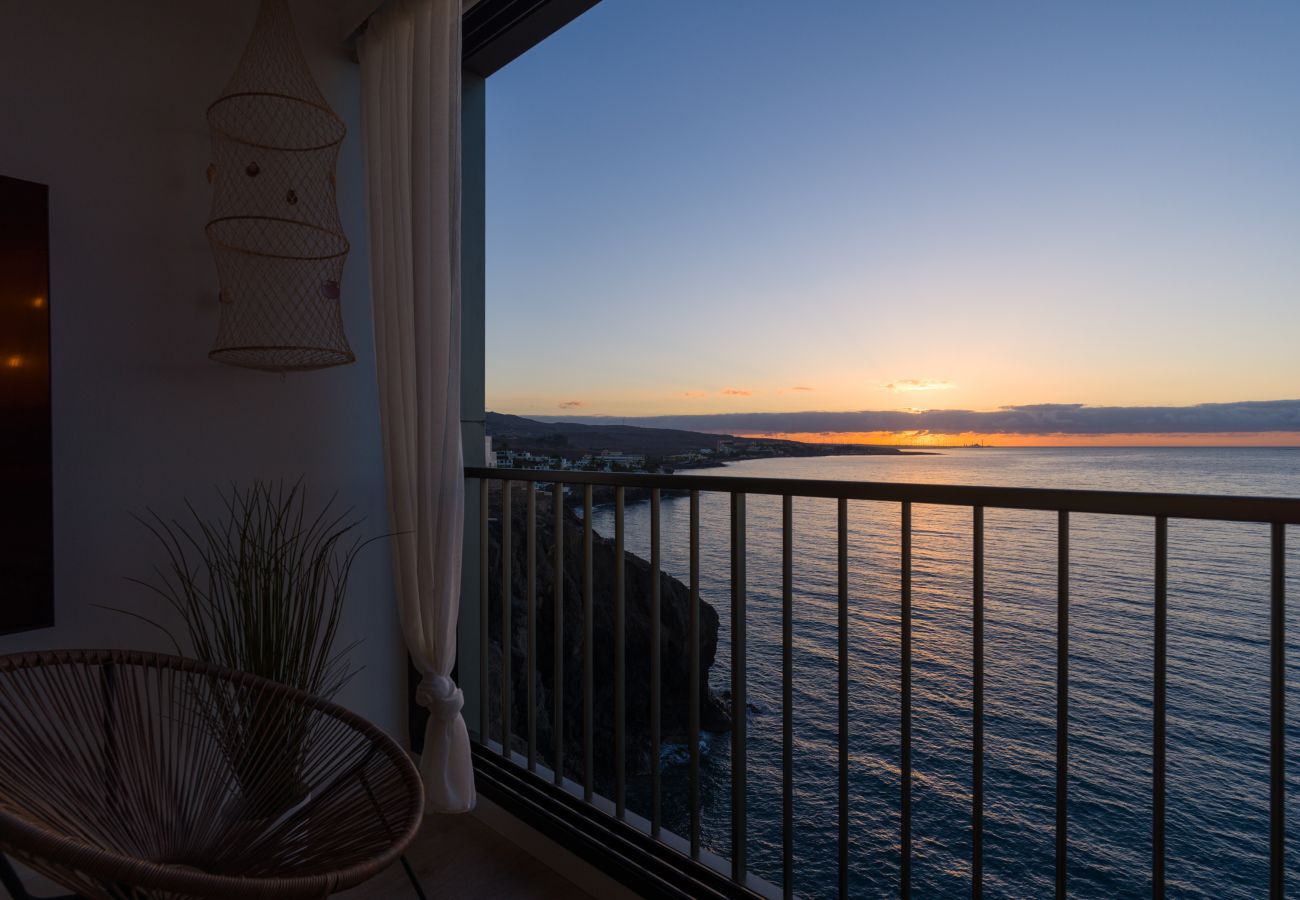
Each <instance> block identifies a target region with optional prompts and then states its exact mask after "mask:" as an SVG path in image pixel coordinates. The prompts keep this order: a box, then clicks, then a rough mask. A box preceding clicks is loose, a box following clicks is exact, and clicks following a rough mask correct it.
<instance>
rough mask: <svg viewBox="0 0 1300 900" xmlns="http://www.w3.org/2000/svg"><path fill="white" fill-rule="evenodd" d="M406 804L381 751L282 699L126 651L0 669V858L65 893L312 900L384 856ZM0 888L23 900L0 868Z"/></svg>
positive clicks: (222, 676) (343, 722) (413, 813)
mask: <svg viewBox="0 0 1300 900" xmlns="http://www.w3.org/2000/svg"><path fill="white" fill-rule="evenodd" d="M423 807H424V792H423V789H422V787H421V784H420V777H419V775H418V774H417V773H416V770H415V767H414V766H413V765H412V764H411V761H410V760H409V759H408V758H407V756H406V754H405V753H404V752H403V751H402V749H401V747H399V746H398V745H397V743H396V742H394V741H393V740H392V739H391V738H390V737H388V735H386V734H384V733H383V732H382V731H380V730H379V729H378V728H376V727H375V726H374V725H371V724H370V723H369V722H367V721H365V720H364V719H362V718H360V717H359V716H357V715H354V714H353V713H351V712H348V711H347V710H345V709H343V708H342V707H340V706H337V705H335V704H333V703H329V702H327V701H325V700H321V699H320V698H317V697H313V696H311V695H310V694H307V693H305V692H303V691H300V690H297V689H295V688H291V687H286V686H285V685H281V684H276V683H275V682H272V681H268V680H266V679H264V678H258V677H256V676H253V675H248V674H244V673H240V672H235V671H232V670H230V669H225V668H222V667H219V666H213V665H209V664H207V663H203V662H199V661H197V660H193V659H184V658H181V657H177V656H167V655H162V654H156V653H146V652H140V651H122V650H67V651H53V652H44V653H19V654H13V655H10V656H0V851H2V852H3V853H6V854H9V855H10V856H12V857H14V858H15V859H17V860H20V861H21V862H22V863H23V864H25V865H27V866H29V867H31V868H32V869H34V870H36V871H38V872H40V873H41V874H43V875H45V876H47V877H49V878H51V879H53V880H54V881H56V882H58V883H59V884H61V885H63V886H64V887H65V888H68V889H69V890H72V891H75V892H76V893H77V895H79V896H81V897H86V898H97V900H98V898H102V900H124V898H129V900H198V898H232V900H233V898H241V900H273V898H274V900H294V898H319V897H325V896H328V895H329V894H332V893H334V892H336V891H341V890H344V889H346V888H349V887H352V886H354V885H357V884H360V883H361V882H363V881H365V880H366V879H368V878H370V877H371V876H372V875H375V874H376V873H378V872H379V871H380V870H382V869H384V868H386V867H387V866H389V865H390V864H391V863H392V862H394V861H395V860H396V859H397V858H398V857H399V856H401V854H402V852H403V850H404V849H405V848H406V846H407V844H409V843H410V841H411V839H412V837H414V835H415V833H416V831H417V829H418V828H419V826H420V822H421V817H422V814H423ZM402 862H403V863H404V864H405V863H406V860H405V858H403V859H402ZM406 868H407V874H408V875H409V876H410V877H411V879H412V883H413V884H414V885H415V887H416V890H417V891H419V884H418V882H416V881H415V878H414V874H413V873H412V872H411V869H410V867H409V865H408V866H407V867H406ZM0 883H3V884H4V885H5V887H6V888H8V889H9V892H10V893H11V894H13V895H14V896H15V897H18V898H22V897H26V896H28V895H27V894H26V892H25V890H24V888H23V885H22V884H21V882H20V881H19V879H18V877H17V875H16V874H15V873H14V870H13V868H12V867H11V866H9V864H8V862H7V861H6V860H4V858H3V857H0ZM421 896H423V895H421Z"/></svg>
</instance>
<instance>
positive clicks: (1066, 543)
mask: <svg viewBox="0 0 1300 900" xmlns="http://www.w3.org/2000/svg"><path fill="white" fill-rule="evenodd" d="M465 476H466V478H467V480H468V481H469V482H470V483H471V484H476V485H477V489H478V497H479V535H480V569H479V583H480V592H481V593H480V598H479V601H480V602H479V615H480V617H481V618H480V623H479V634H480V642H481V646H480V648H479V649H480V654H479V660H480V672H479V684H480V687H481V690H480V691H479V696H478V698H477V700H478V705H479V721H480V722H481V723H485V724H484V727H483V728H482V729H481V731H482V733H481V734H480V735H479V737H478V741H479V744H480V754H481V753H483V752H484V749H485V748H486V750H487V751H490V752H492V753H497V754H500V755H501V758H502V760H503V761H504V762H505V763H506V764H507V765H508V766H514V767H518V768H521V769H526V770H527V771H528V772H530V773H536V772H537V771H538V765H537V753H538V747H537V737H536V710H535V709H534V706H535V704H534V703H532V702H531V698H532V697H533V696H535V694H534V687H535V684H534V678H535V677H536V674H537V673H536V667H535V665H534V658H535V655H536V647H537V639H538V635H537V633H536V632H537V629H536V622H535V615H536V609H537V603H536V595H537V584H536V577H535V571H536V570H535V561H536V550H537V547H536V545H537V541H536V539H535V534H534V527H535V523H536V520H537V514H538V511H537V508H536V507H537V490H536V487H537V485H538V484H550V485H563V486H573V487H575V488H580V489H581V495H582V501H581V502H582V508H583V517H582V529H583V550H584V556H583V571H582V585H583V597H582V609H583V616H584V621H583V627H582V641H583V649H582V659H583V661H584V671H583V682H582V683H583V698H584V702H583V724H584V729H585V734H584V740H583V762H582V766H581V770H582V772H583V773H584V774H583V779H582V782H581V784H580V785H572V784H570V785H568V786H567V791H568V793H569V794H570V795H572V799H573V800H575V801H576V800H577V799H578V798H579V797H580V798H581V801H582V803H584V804H586V808H587V812H589V813H590V815H591V816H592V818H593V820H601V819H603V818H604V817H606V816H612V817H614V819H615V820H619V821H623V820H625V819H626V818H627V817H628V816H629V812H628V810H627V805H626V790H627V774H626V771H625V765H624V763H625V758H626V744H625V717H626V714H627V710H626V700H625V698H626V684H625V674H626V673H625V609H624V605H625V584H624V571H623V569H624V566H622V565H619V566H616V572H615V577H614V589H613V595H612V596H611V597H609V598H608V602H610V603H611V604H612V605H613V617H614V642H615V643H614V647H613V654H614V713H613V715H614V725H613V727H614V735H615V746H614V758H615V772H614V779H613V797H612V798H609V801H612V802H609V803H606V802H605V801H604V800H603V799H602V798H601V797H600V796H599V795H598V794H597V793H596V792H595V785H594V778H593V771H594V764H593V739H592V735H593V701H592V697H593V678H594V673H593V666H592V659H593V646H592V643H593V628H592V622H593V605H594V604H595V603H596V602H597V598H595V597H593V590H592V588H593V578H592V490H593V487H597V486H603V487H606V488H613V491H614V541H615V553H616V558H617V559H619V560H623V559H624V556H623V550H624V498H625V491H626V490H627V489H629V488H637V489H644V490H646V491H648V492H649V499H650V566H651V572H652V573H653V576H654V577H652V578H651V585H652V587H651V590H652V594H651V613H650V619H651V623H652V626H651V628H652V631H651V650H650V660H651V666H652V668H651V673H650V678H651V695H650V698H651V711H650V717H651V726H650V728H651V741H652V748H651V753H650V766H651V772H650V784H651V787H650V790H651V804H650V816H649V820H648V822H647V823H645V830H646V832H647V833H648V836H649V838H650V839H651V840H652V841H653V842H654V843H655V845H656V846H657V847H659V846H661V847H667V848H669V849H670V850H674V852H677V853H679V857H677V858H678V859H679V860H680V862H681V864H682V865H683V866H689V865H692V864H699V863H700V861H701V859H702V858H705V857H708V856H709V854H707V853H706V852H703V851H702V848H701V839H700V752H699V746H700V691H699V679H700V677H701V672H700V659H699V644H700V641H699V634H700V632H699V629H700V495H701V494H702V493H705V494H708V493H719V494H725V495H727V496H729V498H730V526H731V527H730V535H729V541H730V564H731V569H730V586H731V596H730V603H731V606H730V612H731V615H730V642H731V673H730V690H731V707H732V709H733V710H737V709H738V710H744V709H745V708H746V706H745V700H746V670H747V664H746V643H747V634H746V576H745V567H746V547H745V542H746V497H747V496H748V495H751V494H752V495H770V496H775V497H779V498H781V502H782V517H781V522H782V585H781V597H782V610H781V621H782V634H781V676H782V686H781V697H782V709H781V742H782V753H781V769H782V797H781V811H782V825H783V829H784V834H783V839H782V859H783V884H782V885H781V886H779V887H776V888H773V887H772V886H771V885H769V884H767V883H766V882H761V880H759V879H755V878H754V877H752V876H751V873H750V872H749V868H748V863H747V858H746V849H747V845H748V838H749V835H748V831H747V817H746V775H747V772H746V740H747V726H746V721H745V716H744V715H743V714H742V715H735V716H733V722H732V730H731V735H730V740H731V767H730V773H731V776H730V777H731V805H730V815H731V848H732V850H731V858H730V861H729V867H728V868H729V871H726V872H724V873H723V875H724V877H727V878H728V879H729V881H728V883H727V884H725V885H723V886H722V887H721V888H719V887H718V886H717V883H714V885H713V886H712V888H710V890H712V892H713V893H712V894H710V895H725V894H727V893H745V892H756V893H769V892H776V893H782V894H784V896H787V897H789V896H791V895H792V893H793V885H794V882H795V879H794V872H793V859H794V854H793V846H792V831H793V829H792V825H793V800H792V798H793V789H794V775H793V772H794V762H793V757H794V743H795V742H794V733H793V724H792V692H791V673H792V650H791V647H792V620H793V614H792V595H793V585H792V557H793V552H792V532H793V522H792V501H793V498H803V497H812V498H827V499H832V500H835V501H836V502H837V512H838V520H837V531H838V548H837V549H838V561H837V568H838V620H837V637H838V642H837V651H836V652H837V674H838V688H837V698H838V735H837V741H838V748H837V749H838V760H837V763H838V803H837V806H838V876H839V893H840V896H847V892H848V883H849V881H848V866H849V845H850V825H849V821H850V820H849V728H850V720H849V666H850V658H849V639H848V635H849V615H848V613H849V594H850V592H849V561H848V533H849V529H848V510H849V504H850V503H851V502H856V501H870V502H874V503H889V504H897V507H898V510H899V518H898V527H899V532H900V542H899V543H900V546H901V559H900V560H899V568H900V573H899V574H900V585H901V597H900V598H899V602H900V628H901V660H900V673H901V682H902V683H901V703H900V707H899V711H898V714H899V729H900V741H901V751H900V756H901V759H900V763H901V773H900V774H901V795H900V797H899V808H900V815H899V820H898V828H899V841H900V844H901V856H900V869H899V885H898V887H899V891H900V893H901V895H902V896H904V897H907V896H909V895H910V891H911V887H912V868H913V852H912V837H913V836H912V775H913V773H912V713H913V709H912V707H913V699H912V649H913V622H912V508H913V505H915V504H927V505H928V504H936V505H942V506H956V507H967V508H969V509H970V510H971V515H972V535H973V542H972V546H971V548H970V552H971V566H972V570H971V588H970V590H971V608H970V609H971V611H970V616H971V619H970V622H971V640H972V645H973V646H972V647H971V653H972V657H971V658H972V671H971V673H970V677H971V680H972V687H973V690H972V707H971V711H970V712H971V717H972V741H971V743H972V746H971V747H970V777H971V785H972V792H971V809H970V834H971V858H970V867H971V879H972V894H973V896H975V897H979V896H981V893H982V888H983V880H984V878H983V872H984V870H983V863H984V859H983V857H984V840H983V838H984V817H985V816H984V780H985V778H984V763H985V748H984V714H985V713H984V701H985V690H984V687H985V686H984V674H985V673H984V665H985V661H984V649H985V648H984V642H985V629H984V625H985V622H984V611H985V609H984V587H985V585H984V563H985V552H984V537H985V532H984V513H985V510H986V509H994V508H996V509H1013V510H1039V511H1050V512H1055V513H1056V514H1057V525H1056V527H1057V541H1056V545H1057V546H1056V559H1055V568H1056V576H1057V577H1056V627H1055V638H1056V658H1055V669H1056V672H1055V676H1056V677H1055V726H1056V727H1055V836H1054V837H1055V849H1054V853H1055V892H1056V896H1057V897H1064V896H1065V892H1066V875H1067V865H1066V861H1067V853H1068V852H1069V847H1070V843H1069V818H1068V815H1067V812H1068V807H1069V804H1068V802H1067V801H1068V764H1069V753H1070V733H1069V703H1070V696H1069V691H1070V669H1069V659H1070V658H1069V647H1070V539H1069V538H1070V516H1071V515H1072V514H1102V515H1110V516H1128V517H1144V518H1147V519H1150V520H1152V521H1153V524H1154V528H1153V533H1152V538H1153V544H1154V554H1153V557H1154V559H1153V564H1154V573H1153V574H1154V577H1153V584H1154V596H1153V597H1152V603H1153V606H1154V609H1153V612H1154V616H1153V623H1154V641H1153V645H1154V647H1153V650H1154V652H1153V663H1154V670H1153V672H1152V689H1151V710H1152V745H1151V764H1152V784H1151V792H1152V793H1151V825H1150V840H1151V848H1150V849H1151V872H1150V878H1151V884H1152V893H1153V896H1155V897H1163V896H1164V893H1165V881H1166V878H1165V858H1166V850H1165V831H1166V827H1165V822H1166V818H1165V813H1166V690H1167V647H1168V645H1167V623H1168V584H1169V582H1168V561H1169V550H1168V545H1169V539H1168V535H1169V530H1168V523H1169V520H1170V519H1194V520H1210V521H1219V522H1251V523H1263V524H1266V525H1267V526H1269V534H1270V544H1269V558H1270V561H1271V564H1270V574H1269V578H1270V600H1269V633H1268V636H1267V642H1268V648H1269V650H1268V653H1269V679H1270V681H1269V683H1270V694H1269V726H1268V727H1269V802H1268V805H1269V823H1268V833H1269V854H1268V857H1269V885H1268V892H1269V895H1270V896H1271V897H1275V898H1280V897H1281V896H1283V891H1284V878H1285V834H1286V815H1285V800H1286V789H1285V639H1286V634H1285V599H1286V598H1285V583H1286V582H1285V538H1286V526H1288V525H1297V524H1300V500H1297V499H1276V498H1257V497H1239V496H1203V495H1188V494H1156V493H1132V492H1112V491H1086V490H1041V489H1029V488H1002V487H966V486H944V485H932V484H895V483H872V482H843V481H820V480H806V479H771V478H741V477H731V476H725V475H723V476H710V475H633V474H627V475H623V474H602V473H587V472H570V471H563V472H557V471H527V470H513V469H486V468H468V469H466V471H465ZM493 481H496V482H499V483H500V484H501V486H502V487H503V488H504V487H505V486H507V485H513V484H515V483H523V485H524V487H523V491H524V492H526V500H525V502H526V504H527V509H526V514H525V521H526V522H527V523H528V526H527V531H528V533H527V534H526V535H525V536H524V537H525V540H526V541H527V566H526V572H527V575H526V577H527V585H526V595H527V598H528V600H527V615H528V617H529V621H528V623H527V634H528V639H527V647H528V650H527V653H526V657H527V658H526V659H525V660H524V665H526V666H527V684H528V690H529V696H530V702H529V703H528V715H527V735H526V736H525V742H526V745H527V753H526V756H520V755H519V754H515V753H512V752H511V750H510V747H511V743H512V735H511V716H509V715H503V716H502V717H501V726H500V727H501V741H500V744H499V745H495V742H492V741H490V740H489V737H488V728H487V727H486V723H488V722H489V694H490V693H491V689H490V688H489V685H488V682H489V669H488V659H489V646H488V636H489V621H488V616H489V596H488V590H489V582H490V578H489V575H490V573H489V571H488V566H489V561H488V546H489V528H488V523H489V501H490V494H489V484H490V483H491V482H493ZM665 490H673V491H684V492H689V502H690V526H689V527H690V535H689V546H690V576H689V579H690V606H689V610H690V614H689V636H688V638H687V643H688V645H689V647H690V648H692V650H691V659H690V661H689V672H690V680H691V689H690V710H689V723H690V724H689V767H690V781H689V811H690V813H689V823H690V824H689V829H688V830H689V834H687V835H684V836H677V835H673V834H671V833H670V832H669V831H668V830H667V829H665V828H663V823H662V816H661V790H662V786H661V772H660V767H661V764H660V749H661V748H660V740H661V733H660V724H661V697H660V689H659V681H660V670H659V662H660V656H661V653H660V646H661V645H660V641H661V634H660V627H661V626H660V619H661V616H660V607H659V600H660V596H659V593H660V581H659V577H658V575H659V573H660V571H661V555H660V493H661V491H665ZM514 493H515V491H514V490H513V489H512V490H502V491H501V492H500V501H499V502H500V504H501V506H500V518H499V522H500V526H499V527H500V529H501V532H500V536H499V539H500V545H501V548H502V550H501V559H502V561H503V565H502V571H501V573H500V582H501V594H502V601H503V602H501V605H500V609H501V617H502V621H501V634H502V635H510V634H511V633H512V631H511V616H512V610H511V602H510V599H509V598H510V597H511V595H512V594H511V592H512V584H511V564H510V560H511V558H512V556H511V544H512V541H513V540H514V539H515V536H514V535H512V533H511V532H512V518H513V515H512V509H511V504H512V502H513V500H512V495H513V494H514ZM563 495H564V491H563V490H562V489H561V490H552V491H550V497H551V502H552V510H551V515H552V516H553V517H554V522H553V528H554V533H555V540H554V547H555V550H554V553H555V557H554V560H553V569H554V572H555V584H554V588H553V589H554V591H555V594H554V596H555V597H556V598H559V597H560V594H561V592H562V590H563V583H562V573H563V570H564V564H565V561H564V558H563V550H562V548H563V541H562V539H561V535H562V531H563V529H564V527H565V526H564V515H563V503H564V498H563ZM605 599H606V598H601V600H602V602H603V601H604V600H605ZM555 607H556V610H557V613H556V615H555V617H554V618H555V633H554V635H553V636H552V639H553V640H554V642H555V644H554V647H555V651H554V653H553V658H554V666H555V671H554V672H552V673H550V674H551V677H552V679H553V684H556V685H562V684H563V683H564V672H563V671H562V670H561V666H562V663H563V658H564V654H563V653H562V641H563V637H562V634H563V623H562V621H561V618H560V613H562V604H561V603H559V602H556V604H555ZM543 639H544V638H543ZM504 643H505V642H504V641H503V644H504ZM511 656H512V654H511V653H510V652H503V653H502V654H501V662H500V666H501V673H500V674H501V678H500V682H499V685H497V686H496V689H497V690H498V691H499V696H500V703H501V706H500V708H501V709H502V710H510V709H511V708H512V707H511V697H510V691H511V683H512V680H511V670H510V669H511ZM561 712H562V710H561V704H560V703H555V704H554V710H553V715H554V721H553V722H552V724H551V727H552V734H553V736H554V746H553V747H551V748H547V749H548V750H549V751H550V753H551V761H552V766H551V767H550V774H549V776H548V777H549V779H550V780H552V781H553V784H554V785H555V786H556V787H557V788H560V789H566V779H565V777H564V775H563V772H564V771H565V764H564V761H563V753H564V741H563V727H564V723H563V717H562V715H561ZM664 858H667V859H668V860H669V861H670V863H671V860H672V859H673V858H674V857H673V856H672V855H671V854H669V855H668V856H667V857H664ZM714 864H715V866H716V861H715V862H714ZM1262 887H1263V886H1262V885H1261V889H1262ZM728 888H731V889H734V890H729V889H728Z"/></svg>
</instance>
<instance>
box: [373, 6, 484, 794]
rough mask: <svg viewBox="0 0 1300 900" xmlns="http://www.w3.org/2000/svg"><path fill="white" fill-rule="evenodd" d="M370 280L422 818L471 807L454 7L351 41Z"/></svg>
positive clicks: (403, 18)
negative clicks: (414, 689)
mask: <svg viewBox="0 0 1300 900" xmlns="http://www.w3.org/2000/svg"><path fill="white" fill-rule="evenodd" d="M359 51H360V56H361V89H362V130H363V133H364V139H365V152H366V170H367V181H368V188H369V214H370V281H371V293H372V295H373V302H374V310H375V356H376V360H377V366H378V373H379V408H380V417H381V424H382V427H383V434H384V463H385V472H386V476H387V480H388V507H389V515H390V518H391V525H392V529H393V531H394V532H396V534H397V536H396V538H394V544H393V546H394V564H395V567H396V573H395V575H396V581H397V603H398V608H399V611H400V615H401V622H402V631H403V633H404V634H405V636H406V645H407V648H408V649H409V650H410V653H411V657H412V658H413V659H414V660H415V663H416V665H418V666H419V667H420V670H421V672H422V673H423V676H424V677H423V680H422V681H421V683H420V688H419V692H418V695H417V700H418V702H419V703H420V704H421V705H423V706H425V707H427V708H428V710H429V724H428V727H427V728H426V729H425V733H424V752H423V754H422V756H421V758H420V774H421V776H422V777H423V779H424V790H425V802H426V804H427V806H428V808H429V809H430V810H431V811H436V812H466V811H468V810H470V809H473V808H474V800H475V793H474V770H473V765H472V763H471V760H470V749H469V734H468V732H467V731H466V729H465V722H464V720H463V719H462V718H461V714H460V712H461V708H462V706H463V705H464V698H463V696H462V694H461V692H460V689H459V688H458V687H457V686H456V685H455V683H454V682H453V681H452V680H451V669H452V665H453V664H454V663H455V661H456V613H457V609H458V607H459V604H460V575H461V573H460V565H461V540H462V528H463V521H462V520H463V517H464V509H465V486H464V480H463V475H462V462H461V459H462V457H461V438H460V0H390V2H388V3H386V4H385V5H384V7H383V9H381V10H379V11H378V12H377V13H375V14H374V15H373V16H371V18H370V23H369V26H368V28H367V29H366V33H365V34H364V35H363V36H362V38H361V40H360V42H359Z"/></svg>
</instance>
